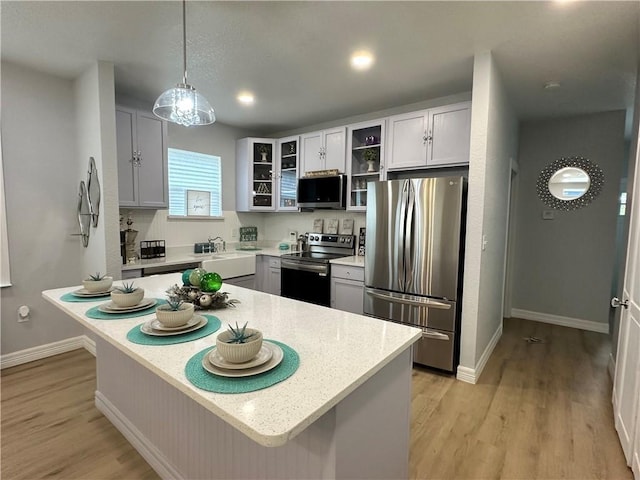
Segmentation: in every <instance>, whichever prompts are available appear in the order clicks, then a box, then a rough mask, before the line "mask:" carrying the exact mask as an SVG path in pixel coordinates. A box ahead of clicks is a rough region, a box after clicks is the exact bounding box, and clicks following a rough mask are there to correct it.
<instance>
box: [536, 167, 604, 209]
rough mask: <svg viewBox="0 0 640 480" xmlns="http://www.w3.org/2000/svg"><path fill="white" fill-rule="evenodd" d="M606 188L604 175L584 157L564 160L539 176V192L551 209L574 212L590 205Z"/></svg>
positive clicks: (546, 168)
mask: <svg viewBox="0 0 640 480" xmlns="http://www.w3.org/2000/svg"><path fill="white" fill-rule="evenodd" d="M603 184H604V174H603V173H602V170H600V167H598V166H597V165H596V164H595V163H593V162H591V161H589V160H588V159H586V158H584V157H569V158H564V157H563V158H561V159H559V160H556V161H555V162H553V163H551V164H550V165H547V166H546V167H545V168H544V170H542V172H540V176H539V177H538V182H537V184H536V189H537V191H538V197H540V200H542V201H543V202H544V203H545V204H546V205H548V206H549V207H551V208H555V209H557V210H575V209H577V208H581V207H584V206H586V205H588V204H589V203H591V201H592V200H593V199H595V198H596V197H597V196H598V195H599V194H600V191H601V190H602V185H603Z"/></svg>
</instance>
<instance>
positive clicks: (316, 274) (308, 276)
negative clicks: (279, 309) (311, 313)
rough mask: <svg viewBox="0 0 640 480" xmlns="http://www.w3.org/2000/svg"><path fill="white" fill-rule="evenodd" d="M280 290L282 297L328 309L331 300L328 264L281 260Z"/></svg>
mask: <svg viewBox="0 0 640 480" xmlns="http://www.w3.org/2000/svg"><path fill="white" fill-rule="evenodd" d="M280 288H281V292H280V295H282V296H283V297H287V298H293V299H295V300H301V301H303V302H309V303H315V304H316V305H324V306H327V307H328V306H329V304H330V300H331V280H330V276H329V264H323V263H312V262H304V261H299V260H290V259H284V258H283V259H282V260H281V263H280Z"/></svg>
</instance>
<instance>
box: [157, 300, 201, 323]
mask: <svg viewBox="0 0 640 480" xmlns="http://www.w3.org/2000/svg"><path fill="white" fill-rule="evenodd" d="M193 310H194V308H193V303H188V302H184V301H182V300H181V299H180V297H179V296H177V295H174V294H172V293H171V292H168V295H167V303H166V304H165V305H160V306H159V307H157V308H156V317H157V318H158V321H159V322H160V323H161V324H162V325H163V326H165V327H168V328H175V327H181V326H182V325H185V324H186V323H187V322H188V321H189V320H191V318H192V317H193Z"/></svg>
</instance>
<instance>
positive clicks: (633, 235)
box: [612, 132, 640, 479]
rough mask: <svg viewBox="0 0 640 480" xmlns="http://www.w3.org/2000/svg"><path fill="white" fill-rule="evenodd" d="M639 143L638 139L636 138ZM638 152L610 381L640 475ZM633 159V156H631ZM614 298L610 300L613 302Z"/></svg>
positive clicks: (620, 426)
mask: <svg viewBox="0 0 640 480" xmlns="http://www.w3.org/2000/svg"><path fill="white" fill-rule="evenodd" d="M639 133H640V132H639ZM638 143H639V144H640V142H638ZM639 156H640V152H639V151H638V145H636V158H635V162H636V168H635V179H629V182H630V183H629V185H630V187H629V189H630V190H631V191H633V192H634V194H633V201H632V202H631V212H630V213H629V243H628V249H627V261H626V270H625V280H624V286H623V294H622V295H623V296H622V299H621V302H622V305H621V308H622V312H621V313H622V315H621V317H620V329H619V334H618V351H617V357H616V371H615V378H614V385H613V414H614V417H615V425H616V430H617V431H618V436H619V437H620V443H621V444H622V449H623V451H624V456H625V458H626V460H627V464H629V465H631V466H632V468H633V470H634V474H635V476H636V479H640V459H639V454H638V451H639V448H640V445H639V442H638V440H639V432H638V429H639V423H640V418H639V417H640V415H638V408H639V403H640V402H639V400H638V397H640V388H639V387H640V162H639V161H638V160H639ZM632 161H633V159H632ZM615 300H617V299H614V300H612V302H614V301H615Z"/></svg>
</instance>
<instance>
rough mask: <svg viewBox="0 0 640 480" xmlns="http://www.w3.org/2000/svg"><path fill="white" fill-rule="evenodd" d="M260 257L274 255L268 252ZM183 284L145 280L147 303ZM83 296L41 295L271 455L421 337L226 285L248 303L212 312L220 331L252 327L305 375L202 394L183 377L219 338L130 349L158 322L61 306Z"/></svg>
mask: <svg viewBox="0 0 640 480" xmlns="http://www.w3.org/2000/svg"><path fill="white" fill-rule="evenodd" d="M276 251H277V252H280V251H279V250H276ZM256 253H257V254H261V255H268V254H271V253H268V249H265V250H258V251H256ZM280 253H286V252H280ZM180 278H181V277H180V274H178V273H174V274H168V275H158V276H152V277H145V278H140V279H137V280H136V283H137V284H138V286H139V287H142V288H144V289H145V296H146V297H164V294H165V290H166V289H167V288H168V287H169V286H171V285H173V284H176V283H179V282H180ZM114 283H115V284H116V285H118V284H120V283H121V282H114ZM78 288H79V287H69V288H59V289H54V290H47V291H44V292H43V293H42V295H43V297H44V298H45V299H46V300H48V301H49V302H51V303H53V304H54V305H55V306H56V307H58V308H59V309H61V310H62V311H64V312H66V313H67V314H68V315H70V316H71V317H72V318H74V319H75V320H77V321H78V322H80V323H81V324H83V325H84V326H86V327H87V328H89V329H90V330H92V331H93V332H95V333H96V334H97V335H99V336H100V337H102V338H103V339H105V340H106V341H107V342H109V343H110V344H112V345H113V346H115V347H116V348H118V349H119V350H120V351H122V352H124V353H125V354H126V355H128V356H129V357H131V358H132V359H134V360H135V361H137V362H139V363H140V364H141V365H143V366H144V367H146V368H147V369H149V370H151V371H152V372H153V373H155V374H157V375H158V376H159V377H161V378H162V379H164V380H165V381H167V382H168V383H169V384H171V385H173V386H174V387H175V388H177V389H178V390H180V391H181V392H183V393H184V394H185V395H188V396H189V397H190V398H192V399H193V400H195V401H196V402H198V403H199V404H200V405H202V406H203V407H205V408H206V409H208V410H209V411H211V412H213V413H214V414H215V415H217V416H218V417H219V418H221V419H223V420H224V421H226V422H228V423H229V424H231V425H233V426H234V427H235V428H237V429H238V430H240V431H241V432H243V433H244V434H245V435H247V436H248V437H249V438H251V439H253V440H254V441H256V442H257V443H259V444H261V445H264V446H268V447H275V446H281V445H284V444H285V443H286V442H287V441H289V440H290V439H292V438H294V437H295V436H296V435H298V434H299V433H300V432H302V431H303V430H304V429H306V428H307V427H308V426H309V425H311V424H312V423H313V422H314V421H315V420H317V419H318V418H320V417H321V416H322V415H323V414H324V413H326V412H327V411H329V410H330V409H331V408H333V407H334V406H336V405H337V404H338V403H339V402H340V401H341V400H343V399H344V398H346V397H347V396H348V395H349V394H350V393H351V392H353V391H354V390H356V389H357V388H358V387H359V386H360V385H362V384H363V383H364V382H365V381H366V380H367V379H369V378H371V377H372V376H373V375H375V374H376V373H377V372H378V371H380V370H381V369H382V368H383V367H384V366H385V365H387V364H388V363H389V362H391V361H392V360H393V359H394V358H396V357H397V356H398V355H400V354H401V353H402V352H403V351H405V350H406V349H407V348H409V346H410V345H411V344H413V343H414V342H415V341H416V340H418V339H419V338H420V336H421V334H422V332H421V331H420V330H419V329H417V328H413V327H408V326H404V325H399V324H395V323H392V322H385V321H383V320H378V319H374V318H370V317H365V316H362V315H356V314H352V313H348V312H342V311H339V310H333V309H330V308H327V307H322V306H318V305H312V304H308V303H303V302H299V301H296V300H291V299H288V298H283V297H278V296H274V295H269V294H266V293H261V292H256V291H253V290H248V289H245V288H241V287H237V286H235V285H225V291H227V292H228V293H229V294H230V298H234V299H238V300H240V302H241V303H240V304H239V305H238V306H237V308H227V309H221V310H215V311H211V312H207V313H211V314H214V315H216V316H217V317H218V318H220V320H221V321H222V324H223V326H222V329H221V330H220V331H222V330H224V329H226V326H227V324H230V323H231V324H234V323H235V322H238V324H243V323H244V322H246V321H249V324H250V326H251V327H255V328H258V329H260V330H261V331H262V332H263V334H264V337H265V338H270V339H274V340H278V341H282V342H284V343H286V344H287V345H289V346H291V347H292V348H294V349H295V350H296V351H297V352H298V354H299V355H300V367H299V369H298V370H297V371H296V373H295V374H294V375H293V376H292V377H290V378H289V379H287V380H286V381H284V382H282V383H279V384H277V385H274V386H272V387H270V388H266V389H264V390H259V391H257V392H252V393H246V394H235V395H228V394H216V393H211V392H206V391H203V390H200V389H198V388H196V387H195V386H193V385H192V384H191V383H190V382H189V381H188V380H187V379H186V377H185V373H184V366H185V364H186V363H187V361H188V360H189V358H191V357H192V356H193V355H195V354H196V353H197V352H199V351H201V350H203V349H205V348H207V347H209V346H213V345H215V338H216V335H215V334H213V335H209V336H208V337H205V338H203V339H199V340H196V341H193V342H187V343H181V344H176V345H167V346H163V347H157V346H148V345H138V344H134V343H131V342H129V341H128V340H127V338H126V335H127V332H128V331H129V330H130V329H131V328H133V327H134V326H136V325H139V324H141V323H143V322H145V321H147V320H149V319H151V318H153V314H150V315H147V316H144V317H137V318H131V319H123V320H117V321H105V320H92V319H89V318H88V317H86V316H85V314H84V313H85V312H86V311H87V310H88V309H89V308H91V307H92V306H95V305H97V304H99V303H100V302H101V301H102V302H104V301H105V299H102V300H101V301H97V302H95V303H94V302H89V303H68V302H63V301H61V300H60V297H61V296H62V295H63V294H65V293H68V292H71V291H73V290H75V289H78ZM285 412H286V413H285Z"/></svg>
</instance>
